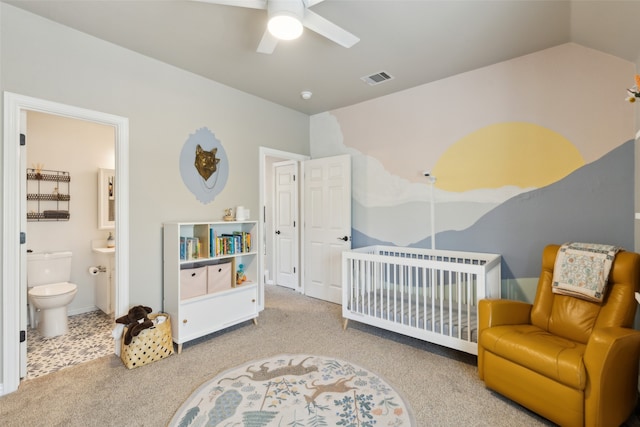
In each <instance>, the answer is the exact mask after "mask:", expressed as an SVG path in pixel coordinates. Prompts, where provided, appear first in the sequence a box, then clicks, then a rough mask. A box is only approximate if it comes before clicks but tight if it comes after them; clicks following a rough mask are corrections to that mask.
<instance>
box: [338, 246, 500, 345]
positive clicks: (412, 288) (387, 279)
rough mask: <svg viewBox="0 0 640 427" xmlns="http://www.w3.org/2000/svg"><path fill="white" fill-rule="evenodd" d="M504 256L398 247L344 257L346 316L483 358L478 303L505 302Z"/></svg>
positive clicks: (372, 248)
mask: <svg viewBox="0 0 640 427" xmlns="http://www.w3.org/2000/svg"><path fill="white" fill-rule="evenodd" d="M500 260H501V257H500V255H496V254H484V253H474V252H457V251H442V250H429V249H416V248H404V247H394V246H368V247H364V248H359V249H354V250H351V251H345V252H343V253H342V316H343V317H344V328H345V329H346V328H347V324H348V321H349V319H353V320H356V321H358V322H362V323H366V324H369V325H373V326H376V327H379V328H383V329H387V330H390V331H393V332H397V333H400V334H404V335H408V336H411V337H414V338H418V339H421V340H425V341H429V342H433V343H436V344H440V345H443V346H446V347H450V348H454V349H457V350H461V351H464V352H467V353H471V354H475V355H477V354H478V344H477V342H478V337H477V301H478V300H479V299H482V298H500V281H501V272H500Z"/></svg>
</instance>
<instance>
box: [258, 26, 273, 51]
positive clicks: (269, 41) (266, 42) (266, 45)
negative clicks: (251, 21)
mask: <svg viewBox="0 0 640 427" xmlns="http://www.w3.org/2000/svg"><path fill="white" fill-rule="evenodd" d="M277 45H278V39H277V38H275V36H273V35H272V34H271V33H270V32H269V30H265V31H264V34H263V35H262V40H260V44H259V45H258V49H257V52H258V53H267V54H269V53H273V51H274V50H275V48H276V46H277Z"/></svg>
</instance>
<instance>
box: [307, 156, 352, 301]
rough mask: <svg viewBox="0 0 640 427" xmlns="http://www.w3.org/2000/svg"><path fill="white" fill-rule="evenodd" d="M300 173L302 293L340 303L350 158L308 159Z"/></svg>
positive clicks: (348, 211)
mask: <svg viewBox="0 0 640 427" xmlns="http://www.w3.org/2000/svg"><path fill="white" fill-rule="evenodd" d="M302 168H303V176H304V240H305V242H304V259H305V261H304V293H305V294H306V295H308V296H311V297H314V298H319V299H322V300H325V301H330V302H334V303H337V304H341V303H342V284H341V265H342V252H343V251H345V250H349V249H351V158H350V157H349V156H348V155H342V156H336V157H326V158H321V159H313V160H308V161H305V162H303V163H302Z"/></svg>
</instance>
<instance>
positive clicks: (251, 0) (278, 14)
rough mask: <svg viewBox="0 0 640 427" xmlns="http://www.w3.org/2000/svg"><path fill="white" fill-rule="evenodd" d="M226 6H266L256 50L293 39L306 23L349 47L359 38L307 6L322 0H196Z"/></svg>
mask: <svg viewBox="0 0 640 427" xmlns="http://www.w3.org/2000/svg"><path fill="white" fill-rule="evenodd" d="M196 1H200V2H203V3H212V4H221V5H226V6H237V7H246V8H251V9H265V10H267V13H268V16H269V22H268V25H267V29H266V30H265V32H264V35H263V36H262V40H260V44H259V45H258V49H257V51H258V52H259V53H273V51H274V49H275V48H276V46H277V44H278V40H293V39H295V38H297V37H299V36H300V35H301V34H302V27H303V26H305V27H307V28H308V29H310V30H311V31H315V32H316V33H318V34H320V35H321V36H324V37H326V38H328V39H329V40H331V41H333V42H335V43H337V44H339V45H340V46H344V47H347V48H348V47H351V46H353V45H354V44H356V43H358V42H359V41H360V39H359V38H358V37H356V36H354V35H353V34H351V33H350V32H348V31H346V30H344V29H342V28H340V27H339V26H337V25H336V24H334V23H333V22H331V21H329V20H327V19H325V18H323V17H322V16H320V15H318V14H317V13H315V12H312V11H311V10H309V7H311V6H313V5H316V4H318V3H320V2H322V1H324V0H196Z"/></svg>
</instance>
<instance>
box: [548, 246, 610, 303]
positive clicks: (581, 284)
mask: <svg viewBox="0 0 640 427" xmlns="http://www.w3.org/2000/svg"><path fill="white" fill-rule="evenodd" d="M621 249H622V248H620V247H617V246H613V245H601V244H596V243H576V242H569V243H565V244H563V245H562V246H561V247H560V250H559V251H558V255H556V262H555V265H554V268H553V282H552V291H553V293H555V294H560V295H570V296H574V297H576V298H581V299H585V300H587V301H595V302H602V299H603V298H604V295H605V291H606V287H607V280H608V278H609V272H610V271H611V265H612V264H613V259H614V258H615V256H616V254H617V253H618V251H620V250H621Z"/></svg>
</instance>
